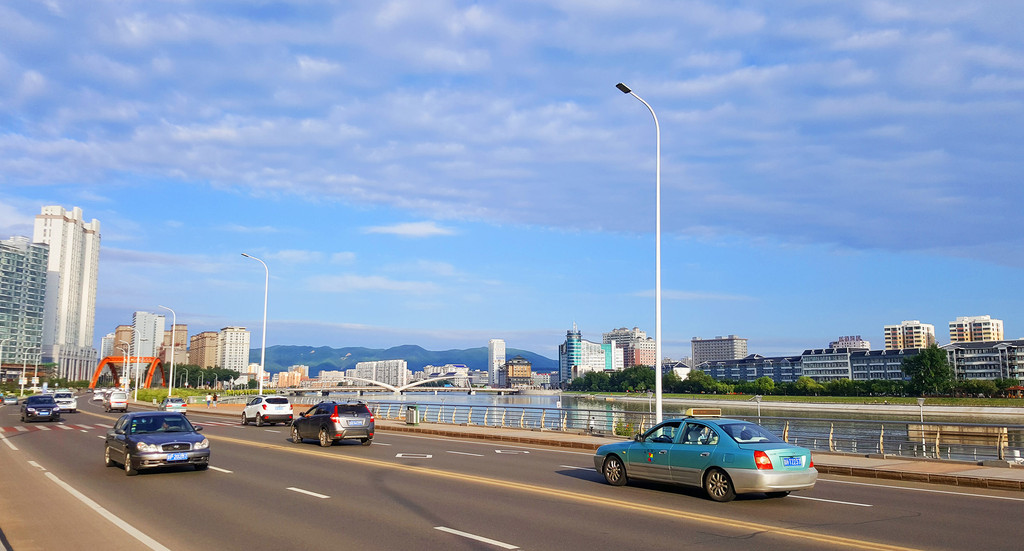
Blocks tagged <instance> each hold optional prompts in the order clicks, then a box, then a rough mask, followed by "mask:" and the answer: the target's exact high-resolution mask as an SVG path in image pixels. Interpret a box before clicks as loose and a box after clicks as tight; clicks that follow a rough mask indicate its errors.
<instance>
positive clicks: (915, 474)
mask: <svg viewBox="0 0 1024 551" xmlns="http://www.w3.org/2000/svg"><path fill="white" fill-rule="evenodd" d="M137 405H138V406H143V407H146V406H148V407H152V405H151V404H146V403H138V404H137ZM308 407H309V406H307V405H301V406H299V405H296V406H294V411H295V415H296V416H298V414H299V412H300V411H306V409H308ZM188 410H189V411H190V412H196V413H204V414H212V415H223V416H225V417H229V418H233V419H238V420H240V418H241V411H242V405H241V404H228V403H220V404H218V406H217V407H210V408H207V407H206V405H205V404H189V406H188ZM376 428H377V431H378V432H403V433H413V434H423V435H431V436H440V437H444V438H462V439H473V440H488V441H493V442H496V443H498V442H500V443H506V444H516V445H524V446H546V447H554V448H567V449H573V450H579V451H593V450H596V449H597V448H598V447H599V446H601V445H604V444H610V443H613V442H620V441H622V439H621V438H616V437H606V436H597V435H591V434H587V433H580V432H562V431H551V430H523V429H512V428H503V427H490V426H482V425H457V424H456V425H451V424H444V423H428V422H421V423H419V424H416V425H410V424H406V422H405V420H404V419H383V418H380V417H378V418H377V420H376ZM813 457H814V466H815V467H816V468H817V469H818V472H821V473H827V474H835V475H843V476H854V477H865V478H875V479H880V480H892V481H906V482H924V483H931V484H941V485H947V486H965V487H970V488H992V489H999V490H1016V491H1024V465H1013V464H1009V463H1004V464H1000V465H993V464H992V463H993V462H988V463H989V464H986V465H980V464H977V463H971V462H966V461H950V460H938V459H914V458H906V457H892V456H880V455H877V454H867V455H863V454H860V455H858V454H848V453H834V452H820V451H814V452H813ZM998 463H1002V462H998Z"/></svg>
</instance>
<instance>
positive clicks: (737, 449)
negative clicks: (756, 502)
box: [594, 408, 818, 501]
mask: <svg viewBox="0 0 1024 551" xmlns="http://www.w3.org/2000/svg"><path fill="white" fill-rule="evenodd" d="M687 415H688V416H687V417H686V418H684V419H669V420H666V421H664V422H662V423H661V424H659V425H656V426H655V427H654V428H652V429H651V430H649V431H647V432H645V433H643V434H638V435H637V436H636V437H635V438H634V439H633V440H632V441H630V442H619V443H615V444H605V445H604V446H601V447H600V448H598V449H597V452H596V453H595V455H594V466H595V467H596V468H597V470H598V472H600V473H601V474H603V475H604V478H605V480H606V481H607V482H608V483H609V484H611V485H613V486H621V485H623V484H625V483H626V482H627V481H629V480H634V479H636V480H640V479H643V480H653V481H657V482H668V483H673V484H682V485H685V486H693V487H698V488H703V489H704V491H705V492H707V495H708V497H709V498H711V499H712V500H714V501H730V500H732V499H733V498H735V497H736V494H745V493H757V492H760V493H765V494H767V495H768V497H784V496H786V495H789V493H790V492H791V491H794V490H807V489H810V488H813V487H814V483H815V481H816V480H817V478H818V471H817V470H816V469H815V468H814V462H813V461H812V460H811V451H810V450H808V449H807V448H802V447H800V446H794V445H791V444H787V443H786V442H784V441H783V440H782V439H780V438H779V437H777V436H775V435H774V434H772V433H771V432H769V431H768V430H767V429H765V428H764V427H762V426H760V425H757V424H755V423H751V422H749V421H742V420H738V419H723V418H720V417H719V416H720V415H721V410H716V409H712V408H702V409H701V410H693V409H691V410H688V411H687Z"/></svg>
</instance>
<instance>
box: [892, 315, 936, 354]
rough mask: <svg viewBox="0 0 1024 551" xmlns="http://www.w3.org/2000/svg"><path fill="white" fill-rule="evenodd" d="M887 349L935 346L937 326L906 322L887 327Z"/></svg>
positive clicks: (917, 321) (914, 321) (916, 321)
mask: <svg viewBox="0 0 1024 551" xmlns="http://www.w3.org/2000/svg"><path fill="white" fill-rule="evenodd" d="M883 330H884V332H885V349H886V350H900V349H902V348H928V347H929V346H931V345H933V344H935V326H934V325H932V324H930V323H921V322H920V321H919V320H905V321H904V322H903V323H901V324H899V325H886V326H885V328H884V329H883Z"/></svg>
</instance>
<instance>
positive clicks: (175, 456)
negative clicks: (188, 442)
mask: <svg viewBox="0 0 1024 551" xmlns="http://www.w3.org/2000/svg"><path fill="white" fill-rule="evenodd" d="M186 459H188V454H187V453H169V454H167V460H168V461H185V460H186Z"/></svg>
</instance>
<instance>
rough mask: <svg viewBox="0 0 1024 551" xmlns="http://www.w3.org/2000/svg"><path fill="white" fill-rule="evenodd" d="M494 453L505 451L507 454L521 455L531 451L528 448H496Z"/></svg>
mask: <svg viewBox="0 0 1024 551" xmlns="http://www.w3.org/2000/svg"><path fill="white" fill-rule="evenodd" d="M494 453H505V454H510V455H520V454H526V453H530V452H529V451H527V450H494Z"/></svg>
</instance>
